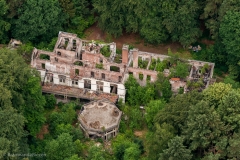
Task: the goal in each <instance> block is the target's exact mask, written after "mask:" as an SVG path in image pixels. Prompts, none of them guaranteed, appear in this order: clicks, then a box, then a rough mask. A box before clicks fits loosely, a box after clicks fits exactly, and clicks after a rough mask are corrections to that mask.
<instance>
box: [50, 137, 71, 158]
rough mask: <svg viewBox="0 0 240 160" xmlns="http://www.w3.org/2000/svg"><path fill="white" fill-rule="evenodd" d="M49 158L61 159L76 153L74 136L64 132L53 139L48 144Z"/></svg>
mask: <svg viewBox="0 0 240 160" xmlns="http://www.w3.org/2000/svg"><path fill="white" fill-rule="evenodd" d="M45 150H46V154H47V160H59V159H65V158H70V157H71V156H72V155H74V153H75V148H74V143H73V140H72V136H70V135H69V134H68V133H62V134H61V135H59V136H58V138H57V139H56V140H55V139H53V140H51V141H50V142H49V143H47V145H46V149H45Z"/></svg>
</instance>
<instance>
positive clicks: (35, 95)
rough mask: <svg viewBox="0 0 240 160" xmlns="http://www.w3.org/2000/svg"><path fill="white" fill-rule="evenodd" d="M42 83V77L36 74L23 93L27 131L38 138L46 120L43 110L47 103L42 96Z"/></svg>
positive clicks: (30, 79) (29, 80)
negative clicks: (37, 135)
mask: <svg viewBox="0 0 240 160" xmlns="http://www.w3.org/2000/svg"><path fill="white" fill-rule="evenodd" d="M32 72H34V71H32ZM40 81H41V80H40V77H39V76H37V73H35V76H32V77H30V78H29V79H28V82H27V84H26V85H25V86H24V88H23V93H22V94H23V95H24V100H25V105H24V107H23V115H24V117H25V118H26V120H27V130H28V131H29V133H30V135H32V136H36V134H37V133H38V132H39V131H40V129H41V127H42V125H43V124H44V122H45V120H46V119H45V117H44V108H43V106H44V105H45V103H46V101H45V98H44V96H42V90H41V86H40V85H39V83H40Z"/></svg>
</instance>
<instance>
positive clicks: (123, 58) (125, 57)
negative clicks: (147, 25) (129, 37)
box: [122, 44, 129, 64]
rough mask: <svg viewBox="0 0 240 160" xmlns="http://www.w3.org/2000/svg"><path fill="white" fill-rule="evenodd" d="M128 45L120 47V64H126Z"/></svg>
mask: <svg viewBox="0 0 240 160" xmlns="http://www.w3.org/2000/svg"><path fill="white" fill-rule="evenodd" d="M128 47H129V46H128V45H125V44H124V45H123V47H122V63H124V64H128Z"/></svg>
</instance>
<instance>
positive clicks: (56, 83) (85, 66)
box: [31, 32, 214, 102]
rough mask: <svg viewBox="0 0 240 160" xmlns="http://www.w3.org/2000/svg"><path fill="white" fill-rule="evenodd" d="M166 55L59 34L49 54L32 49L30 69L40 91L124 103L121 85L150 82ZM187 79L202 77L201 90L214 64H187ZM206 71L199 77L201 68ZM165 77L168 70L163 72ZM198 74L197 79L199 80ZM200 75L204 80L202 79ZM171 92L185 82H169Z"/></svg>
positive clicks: (155, 75) (178, 80)
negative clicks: (35, 72) (131, 79)
mask: <svg viewBox="0 0 240 160" xmlns="http://www.w3.org/2000/svg"><path fill="white" fill-rule="evenodd" d="M168 58H169V56H166V55H160V54H154V53H148V52H142V51H139V50H138V49H136V48H134V49H129V46H128V45H123V48H122V53H116V44H115V43H108V44H107V43H103V42H97V41H87V40H82V39H80V38H78V37H77V35H76V34H72V33H66V32H59V35H58V40H57V42H56V45H55V48H54V50H53V52H48V51H42V50H38V49H36V48H34V50H33V53H32V60H31V66H32V67H33V68H36V69H37V70H38V71H39V72H40V74H41V80H42V91H43V92H45V93H53V94H55V95H62V96H64V97H65V98H67V97H75V98H83V99H89V100H101V99H108V100H109V101H111V102H116V101H117V100H118V99H119V98H121V99H123V101H125V94H126V89H125V86H124V82H125V81H126V80H127V79H128V77H129V75H133V76H134V77H135V78H136V79H137V81H138V82H139V83H140V84H141V85H145V84H146V82H147V81H150V82H154V81H155V80H156V79H157V74H158V72H157V71H156V67H155V66H154V65H153V63H154V64H155V63H157V61H163V60H165V59H168ZM187 63H188V65H189V66H190V68H189V76H187V77H186V79H187V80H192V81H196V80H197V79H200V78H202V79H203V81H204V84H205V87H207V86H208V85H209V82H210V80H211V78H212V75H213V69H214V63H209V62H201V61H193V60H188V61H187ZM206 64H207V65H208V68H207V72H206V73H204V75H201V73H200V71H201V68H202V67H203V66H204V65H206ZM163 73H164V75H165V76H168V75H169V74H170V71H169V69H165V70H164V71H163ZM200 75H201V77H200ZM203 76H204V77H203ZM170 83H171V84H172V91H173V92H177V91H178V89H179V88H180V87H181V88H184V92H186V91H187V87H186V80H185V81H181V80H180V79H171V80H170Z"/></svg>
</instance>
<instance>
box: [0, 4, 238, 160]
mask: <svg viewBox="0 0 240 160" xmlns="http://www.w3.org/2000/svg"><path fill="white" fill-rule="evenodd" d="M0 15H1V17H0V43H1V44H7V43H8V42H9V40H10V39H11V38H15V39H19V40H21V41H22V42H23V43H24V44H23V45H22V46H21V47H19V48H18V49H16V50H11V49H7V48H4V47H3V48H1V49H0V123H1V125H0V126H1V127H0V159H14V160H15V159H17V160H18V159H20V160H23V159H24V160H31V159H34V160H35V159H36V160H40V159H41V160H45V159H47V160H61V159H63V160H82V159H89V160H104V159H106V160H107V159H117V160H135V159H143V160H144V159H146V160H147V159H149V160H155V159H156V160H167V159H171V160H181V159H185V160H191V159H194V160H195V159H199V160H221V159H229V160H230V159H231V160H237V159H240V90H239V87H240V84H239V80H240V61H239V60H240V54H239V53H240V47H239V44H240V39H238V38H239V36H240V35H239V33H240V24H239V23H240V18H239V17H240V0H204V1H200V0H182V1H176V0H173V1H169V0H159V1H153V0H149V1H146V0H144V1H143V0H138V1H130V0H121V1H119V0H118V1H117V0H111V1H110V0H81V1H79V0H0ZM94 23H97V25H98V27H99V28H101V29H102V30H103V31H105V32H106V33H108V34H109V35H112V36H114V37H118V36H121V35H122V34H123V33H137V34H139V35H140V36H141V37H142V38H143V39H144V41H145V42H146V43H150V44H153V45H159V44H163V43H168V42H179V43H180V44H181V45H182V46H183V49H186V48H187V47H188V46H190V45H194V44H195V43H196V42H198V41H199V40H200V39H202V38H206V39H208V40H211V41H214V44H213V45H209V46H206V47H204V48H203V49H202V51H200V52H199V53H198V54H196V53H192V54H193V58H196V59H199V60H204V61H210V62H214V63H215V64H216V69H215V72H216V74H217V75H218V76H219V75H220V76H221V75H222V74H223V72H224V73H225V74H226V75H227V76H226V77H225V78H224V79H223V80H222V81H223V82H219V83H214V84H213V85H211V86H210V87H209V88H208V89H206V90H204V91H203V92H198V91H197V90H194V89H193V91H191V92H189V93H187V94H182V92H179V94H178V95H173V94H172V92H171V85H170V83H169V80H168V78H166V77H164V76H163V75H162V74H160V73H159V75H158V79H157V81H156V82H154V83H148V84H147V85H146V86H145V87H141V86H140V85H139V84H138V83H137V81H136V80H135V79H134V78H133V77H132V76H130V78H129V79H128V80H127V82H126V83H125V86H126V89H127V97H126V103H122V102H121V101H119V102H118V104H117V106H118V107H119V109H120V110H122V111H123V113H124V116H123V117H122V121H121V124H120V128H119V134H118V136H117V137H116V138H114V139H112V140H111V141H110V142H109V143H104V142H103V141H102V139H96V140H95V141H93V140H91V139H89V138H85V137H84V134H83V132H82V131H81V130H80V129H79V127H78V122H77V114H76V113H77V112H78V111H79V110H80V109H81V106H82V102H81V101H80V102H78V101H76V102H75V101H73V102H71V103H66V104H63V103H61V102H60V103H56V102H57V101H56V99H55V97H54V96H53V95H42V92H41V85H40V77H39V75H38V72H37V71H35V70H33V69H31V68H30V66H29V64H28V62H29V58H30V54H31V51H32V49H33V46H37V47H38V48H43V49H45V50H51V49H52V48H53V46H54V44H55V42H56V35H57V34H58V32H59V31H60V30H61V31H67V32H72V33H76V34H77V35H78V36H79V37H84V30H85V29H87V28H88V27H90V26H91V25H93V24H94ZM179 56H181V53H180V54H179ZM175 58H176V57H175ZM173 59H174V57H173ZM159 70H161V66H160V69H159ZM182 70H183V69H182V68H180V69H179V74H180V73H182ZM183 77H184V76H183ZM139 106H144V107H145V110H141V109H139ZM137 131H138V132H139V133H141V135H137V134H136V132H137ZM28 153H29V155H27V154H28ZM24 154H25V155H24Z"/></svg>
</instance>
